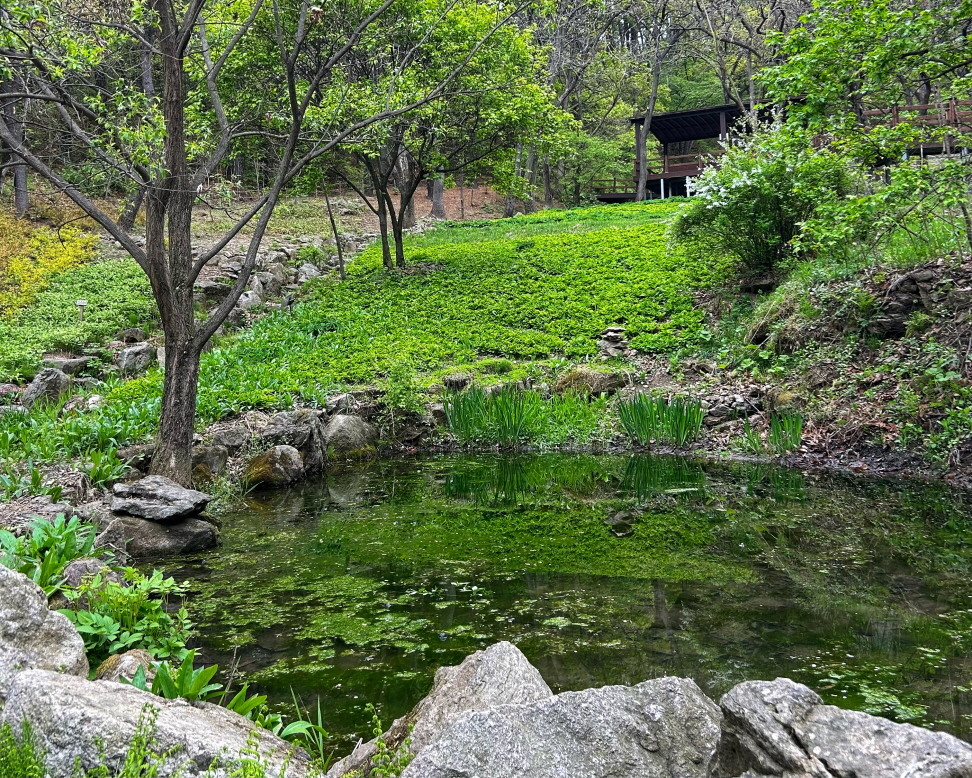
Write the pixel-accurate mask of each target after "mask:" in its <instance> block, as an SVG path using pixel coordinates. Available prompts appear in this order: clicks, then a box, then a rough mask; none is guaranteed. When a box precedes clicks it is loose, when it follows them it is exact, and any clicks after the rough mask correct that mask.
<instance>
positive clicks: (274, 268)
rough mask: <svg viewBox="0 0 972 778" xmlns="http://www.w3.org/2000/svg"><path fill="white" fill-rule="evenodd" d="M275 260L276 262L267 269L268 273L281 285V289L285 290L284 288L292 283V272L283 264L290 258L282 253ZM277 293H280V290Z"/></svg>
mask: <svg viewBox="0 0 972 778" xmlns="http://www.w3.org/2000/svg"><path fill="white" fill-rule="evenodd" d="M273 259H274V260H275V261H274V262H273V263H272V264H271V265H270V266H269V267H268V268H267V272H268V273H269V274H270V275H271V276H273V278H274V279H275V280H276V282H277V283H278V284H279V285H280V289H283V287H285V286H286V285H287V284H289V283H290V279H291V275H292V274H291V272H290V270H288V269H287V267H286V265H284V264H283V262H286V261H288V260H289V259H290V257H289V256H287V254H286V252H280V253H279V254H277V256H275V257H274V258H273ZM281 260H283V262H281ZM277 293H278V294H279V293H280V292H279V289H278V292H277Z"/></svg>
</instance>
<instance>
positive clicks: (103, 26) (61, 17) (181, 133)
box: [0, 0, 475, 483]
mask: <svg viewBox="0 0 972 778" xmlns="http://www.w3.org/2000/svg"><path fill="white" fill-rule="evenodd" d="M392 4H393V0H336V2H330V3H328V4H327V7H326V10H325V9H324V8H322V7H320V6H317V5H314V4H313V3H311V2H310V0H247V1H245V2H238V0H213V1H211V2H206V0H177V1H176V2H168V1H167V0H147V2H144V3H142V2H135V3H134V4H133V5H130V6H117V5H112V4H97V5H94V6H91V7H87V6H84V5H78V4H76V3H70V2H66V1H64V2H62V0H44V2H32V0H10V1H9V2H5V3H4V14H3V16H2V17H0V83H2V84H5V85H7V86H4V87H3V89H4V91H3V92H0V105H8V104H10V102H11V101H16V100H28V101H29V102H30V104H31V105H34V106H37V108H36V111H35V113H34V115H33V116H32V117H31V123H32V125H33V126H34V127H35V128H36V131H34V132H31V133H29V134H28V136H27V137H26V138H25V137H23V136H22V135H20V134H18V132H17V127H16V125H15V123H14V122H12V121H11V120H10V119H9V118H8V114H6V113H0V140H2V141H3V142H4V143H5V144H6V145H7V147H8V148H9V149H10V150H11V151H12V152H13V153H14V154H15V155H16V157H17V159H18V160H19V161H21V162H23V163H25V164H26V165H28V166H29V167H30V168H32V169H33V170H34V171H35V172H36V173H37V174H39V175H40V176H42V177H44V178H45V179H47V180H48V181H49V182H51V183H52V184H53V186H54V187H55V188H56V189H58V190H59V191H61V192H63V193H64V194H65V195H67V197H69V198H70V199H71V200H72V201H73V202H74V203H75V204H76V205H77V206H78V207H79V208H80V209H81V210H82V211H83V212H84V213H85V214H87V215H88V216H89V217H91V218H92V219H93V220H94V221H95V222H97V223H98V224H99V225H100V226H101V227H102V228H103V229H104V230H105V231H106V232H107V233H108V234H109V235H111V236H112V237H113V238H114V239H115V240H117V241H118V242H119V243H120V244H121V246H122V247H123V248H124V249H125V250H126V251H127V252H128V253H129V254H130V255H131V256H132V257H133V258H134V259H135V261H136V262H137V263H138V264H139V266H140V267H141V268H142V270H144V272H145V274H146V275H147V276H148V278H149V281H150V282H151V286H152V292H153V295H154V297H155V300H156V303H157V305H158V309H159V314H160V317H161V320H162V328H163V330H164V333H165V343H166V351H165V365H164V367H165V383H164V389H163V397H162V410H161V422H160V427H159V435H158V445H157V448H156V453H155V456H154V458H153V461H152V471H153V472H155V473H158V474H162V475H166V476H169V477H171V478H173V479H175V480H176V481H179V482H181V483H189V482H190V480H191V464H192V463H191V444H192V434H193V422H194V417H195V408H196V395H197V386H198V376H199V359H200V354H201V352H202V350H203V348H204V347H205V345H206V343H207V342H208V341H209V340H210V338H211V337H212V336H213V334H214V333H215V332H216V330H217V329H218V328H219V327H220V325H221V324H222V323H223V321H225V319H226V317H227V316H228V314H229V313H230V311H231V309H232V308H233V306H234V305H235V304H236V302H237V300H238V299H239V297H240V295H241V294H242V292H243V290H244V288H245V286H246V284H247V282H248V281H249V278H250V275H251V273H252V271H253V268H254V265H255V262H256V257H257V252H258V250H259V247H260V243H261V241H262V239H263V236H264V234H265V232H266V229H267V224H268V223H269V220H270V216H271V214H272V212H273V208H274V206H275V205H276V203H277V201H278V199H279V197H280V195H281V192H283V191H284V188H285V187H286V186H287V184H288V183H289V182H290V181H291V180H293V178H294V177H295V176H296V175H298V174H299V173H300V171H301V170H303V169H304V168H305V167H306V166H307V165H309V164H310V163H312V162H313V161H314V160H316V159H318V158H320V157H321V156H322V155H324V154H327V153H329V152H331V151H333V150H334V149H335V148H337V147H338V146H339V145H340V144H341V143H343V142H344V141H345V140H346V139H348V138H350V137H352V136H354V135H355V134H357V133H362V132H364V131H365V130H366V129H367V128H368V127H369V126H370V125H372V124H374V123H376V122H379V121H383V120H388V119H394V118H395V117H398V116H402V115H404V114H406V113H408V112H409V111H412V110H415V109H417V108H419V107H421V106H422V105H424V104H426V103H428V102H431V101H434V100H436V99H439V98H445V97H446V96H447V95H448V94H449V88H450V84H451V82H452V81H454V80H455V79H456V77H457V76H458V75H459V74H460V73H461V71H462V70H463V68H464V66H465V65H466V64H467V63H468V60H469V59H471V56H472V53H469V54H467V56H465V57H463V56H459V57H458V59H457V60H456V61H454V62H453V63H451V64H452V67H451V68H448V67H447V68H444V69H441V70H440V71H439V72H438V74H437V75H438V80H437V81H436V82H435V83H434V84H430V85H429V87H428V88H427V89H424V90H423V91H422V92H421V94H419V95H418V96H416V97H415V98H414V99H412V98H411V97H410V95H412V94H414V92H413V91H410V90H407V89H404V88H401V89H398V90H397V91H398V92H401V94H402V95H403V97H402V99H396V100H395V101H394V102H390V103H385V104H381V105H378V104H375V106H374V108H373V109H372V110H371V111H367V110H364V111H361V112H359V113H356V114H354V115H353V116H348V115H347V114H346V113H345V112H344V110H343V105H344V102H346V101H347V100H354V99H355V98H356V94H357V93H356V91H355V90H353V89H352V90H346V91H345V92H343V93H340V94H341V101H340V102H339V103H338V104H334V103H330V102H327V101H322V99H321V96H322V95H328V94H330V95H334V94H337V93H338V92H336V91H335V85H339V84H340V83H341V80H342V71H341V70H340V66H341V64H342V63H343V62H345V61H346V60H347V59H348V58H349V56H350V55H351V54H352V53H353V52H354V51H355V50H356V49H357V47H359V46H362V45H367V44H368V41H370V40H374V39H377V38H379V37H381V35H382V32H381V25H380V23H381V20H382V19H383V17H384V14H385V13H386V12H388V11H389V8H390V7H391V6H392ZM473 48H475V47H473ZM415 53H416V52H414V51H412V50H405V51H400V52H398V55H399V56H398V58H397V60H396V67H397V70H395V71H394V72H395V73H396V74H397V80H396V79H392V80H391V81H389V82H388V83H389V84H391V85H394V86H396V87H401V86H402V84H401V81H402V77H403V75H404V74H406V73H410V72H412V71H411V65H412V64H413V62H414V59H415ZM14 76H16V78H14ZM10 84H14V86H9V85H10ZM49 138H59V139H63V140H59V141H58V142H56V143H51V142H48V140H47V139H49ZM254 142H259V144H260V145H261V147H262V149H263V150H264V153H265V155H266V157H267V158H269V159H271V160H272V167H271V168H270V170H271V176H270V180H269V183H268V185H267V187H266V190H265V191H264V192H263V194H262V195H261V196H260V197H259V199H257V200H256V202H254V203H253V204H252V207H250V208H249V210H248V211H247V212H246V213H245V214H244V215H243V216H242V217H241V218H240V219H239V220H237V221H236V223H235V224H233V225H232V226H231V227H230V228H229V229H227V230H226V232H225V233H224V234H223V235H222V236H220V237H219V238H218V239H217V240H216V241H215V242H214V243H212V244H211V245H209V246H206V247H203V248H201V249H200V250H199V251H198V252H196V251H194V247H193V246H192V240H191V236H192V229H191V227H192V219H193V204H194V203H195V202H196V201H197V199H198V198H199V197H200V196H204V194H205V189H206V185H207V182H208V181H209V179H210V177H211V176H212V175H213V174H214V173H216V172H217V171H218V169H219V167H220V165H222V164H223V163H224V161H225V160H227V159H232V158H233V157H234V156H236V155H239V154H242V153H245V152H246V150H247V149H248V148H250V147H252V144H253V143H254ZM62 149H64V150H66V151H67V152H68V153H66V154H65V153H62V152H61V150H62ZM81 162H83V163H85V164H88V165H91V166H94V167H97V168H100V169H102V170H104V171H111V172H113V173H114V174H118V175H120V176H122V177H124V178H125V179H126V180H128V181H130V182H132V187H133V188H134V189H135V190H136V191H138V192H142V193H143V196H144V201H145V242H144V245H143V244H141V243H140V242H139V241H137V240H136V238H135V236H134V235H133V234H132V231H131V229H130V228H129V226H128V225H129V224H130V220H129V219H127V218H125V215H124V214H120V215H118V216H115V215H113V214H110V213H109V212H107V211H106V210H105V209H104V208H103V207H102V206H101V205H99V204H98V203H97V202H96V201H95V200H93V199H92V198H91V197H89V196H88V195H86V194H85V193H84V192H83V191H82V189H81V188H80V187H79V186H78V185H76V184H74V183H72V182H71V179H70V177H68V176H66V175H65V172H64V171H65V170H67V169H70V168H72V167H74V166H76V165H78V164H80V163H81ZM244 229H247V230H248V234H247V238H248V241H247V244H246V250H245V255H244V260H243V268H242V271H241V272H240V274H239V277H238V278H237V280H236V281H235V283H234V284H233V286H232V288H231V289H230V292H229V294H228V295H227V296H226V298H225V299H224V300H223V301H222V302H221V303H220V305H219V306H218V307H217V308H216V309H215V310H214V311H212V312H211V313H210V314H209V315H208V316H207V317H206V318H205V319H203V320H201V321H198V320H196V318H195V315H194V303H193V285H194V283H195V281H196V279H197V278H198V277H199V275H200V273H201V272H202V271H203V269H204V268H205V267H206V266H207V264H209V263H210V262H212V261H213V260H214V259H215V258H216V257H217V256H218V254H219V252H220V251H222V250H223V249H224V248H225V247H226V246H227V245H228V244H229V243H230V241H232V240H233V239H234V238H236V237H238V236H240V235H241V234H243V231H244Z"/></svg>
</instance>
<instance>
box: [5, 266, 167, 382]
mask: <svg viewBox="0 0 972 778" xmlns="http://www.w3.org/2000/svg"><path fill="white" fill-rule="evenodd" d="M81 299H83V300H87V301H88V305H87V307H86V308H85V311H84V320H83V321H82V320H80V317H79V315H78V308H77V306H76V305H75V302H76V301H77V300H81ZM155 316H156V310H155V304H154V302H153V301H152V295H151V292H150V289H149V282H148V278H147V277H146V276H145V273H143V272H142V270H141V269H140V268H139V267H138V265H136V264H135V262H134V260H130V259H126V260H105V261H100V262H90V263H88V264H84V265H80V266H78V267H74V268H73V269H71V270H68V271H66V272H64V273H61V274H59V275H57V276H55V277H53V278H52V279H50V281H49V286H48V287H47V288H46V289H44V290H43V291H40V292H38V293H37V294H36V295H35V296H34V299H33V300H32V301H31V303H30V304H29V305H27V306H26V307H23V308H21V309H20V310H18V311H15V312H14V313H13V314H12V315H11V316H10V317H8V318H2V317H0V381H15V380H22V379H25V378H28V377H30V376H32V375H33V374H34V373H35V372H37V369H38V367H39V364H40V358H41V356H42V355H43V354H45V353H47V352H54V351H62V350H68V351H73V352H81V351H83V350H84V349H86V348H88V347H94V346H100V345H101V344H103V343H105V342H106V341H108V340H111V339H112V338H113V337H114V335H115V333H116V332H117V331H118V330H119V329H120V328H122V327H129V326H139V327H143V328H145V327H146V325H147V324H149V323H150V322H151V321H152V320H153V319H154V317H155Z"/></svg>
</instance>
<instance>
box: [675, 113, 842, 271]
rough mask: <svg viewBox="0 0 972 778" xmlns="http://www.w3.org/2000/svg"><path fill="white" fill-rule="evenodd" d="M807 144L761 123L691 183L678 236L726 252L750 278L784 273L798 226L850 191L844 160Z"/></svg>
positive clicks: (682, 240) (679, 238) (687, 241)
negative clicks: (780, 271)
mask: <svg viewBox="0 0 972 778" xmlns="http://www.w3.org/2000/svg"><path fill="white" fill-rule="evenodd" d="M807 140H808V139H807V138H806V137H804V136H803V135H801V134H799V133H796V134H794V133H793V132H786V133H784V132H781V131H779V129H778V128H775V127H766V126H762V127H758V128H756V131H755V132H753V133H752V134H751V135H749V136H746V137H744V138H742V139H741V140H739V141H737V142H736V143H734V144H733V145H731V146H729V148H728V149H726V153H725V155H724V156H722V157H721V158H720V159H719V161H718V163H717V164H716V165H714V166H713V167H710V168H708V169H707V170H706V171H705V172H704V173H703V174H702V175H701V176H699V177H698V178H696V179H694V180H693V182H692V185H691V190H692V194H693V195H695V196H694V197H693V198H692V200H691V201H690V204H689V206H688V207H687V208H685V209H684V210H683V211H682V212H681V214H680V215H679V217H678V219H677V220H676V223H675V227H674V235H675V236H676V238H677V239H678V240H679V241H681V242H683V243H688V244H694V245H695V246H696V247H697V248H701V249H702V250H703V251H715V252H726V253H729V254H730V255H732V256H734V257H736V258H737V259H738V260H739V261H740V263H741V265H742V268H743V272H744V273H746V274H747V275H750V276H754V277H756V276H762V275H765V274H767V273H774V272H776V271H777V270H779V269H780V267H781V265H782V264H783V262H784V260H786V259H787V258H788V257H790V256H791V255H792V253H793V241H794V239H795V238H796V237H797V235H798V234H799V231H800V226H801V224H802V223H803V222H805V221H806V220H807V219H810V218H812V217H813V216H814V215H815V214H816V213H817V211H818V209H820V208H821V207H822V206H823V205H825V204H826V203H832V202H835V201H839V200H840V199H842V198H843V197H844V196H845V194H846V191H847V188H848V180H847V173H846V171H845V169H844V164H843V162H842V161H841V160H840V158H839V157H838V156H837V155H835V154H833V153H831V152H830V151H827V150H825V149H824V150H817V149H814V148H813V145H812V144H811V143H809V142H807Z"/></svg>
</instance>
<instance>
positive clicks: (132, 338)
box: [118, 327, 148, 343]
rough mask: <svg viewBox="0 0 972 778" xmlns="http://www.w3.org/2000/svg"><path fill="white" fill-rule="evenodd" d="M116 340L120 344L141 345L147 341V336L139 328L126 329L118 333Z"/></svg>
mask: <svg viewBox="0 0 972 778" xmlns="http://www.w3.org/2000/svg"><path fill="white" fill-rule="evenodd" d="M118 340H120V341H121V342H122V343H142V342H144V341H146V340H148V335H146V334H145V330H143V329H142V328H141V327H127V328H125V329H123V330H121V331H120V332H119V333H118Z"/></svg>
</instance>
